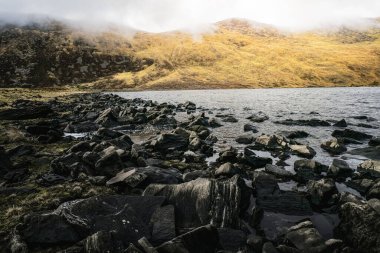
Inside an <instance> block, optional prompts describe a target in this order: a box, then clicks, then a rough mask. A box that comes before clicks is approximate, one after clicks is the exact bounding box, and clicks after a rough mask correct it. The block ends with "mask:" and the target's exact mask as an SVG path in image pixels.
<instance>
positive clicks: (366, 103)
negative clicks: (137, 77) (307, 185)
mask: <svg viewBox="0 0 380 253" xmlns="http://www.w3.org/2000/svg"><path fill="white" fill-rule="evenodd" d="M115 94H118V95H120V96H122V97H125V98H142V99H147V100H153V101H157V102H168V103H184V102H186V101H192V102H194V103H196V105H197V107H198V108H199V109H200V110H198V112H200V111H205V112H206V115H207V116H209V117H213V116H215V115H216V114H218V113H220V114H233V115H234V116H235V117H236V118H237V119H238V120H239V122H238V123H224V122H223V124H224V126H222V127H220V128H216V129H214V130H213V134H214V135H215V136H217V137H218V139H219V141H218V143H217V144H216V147H217V148H223V147H224V146H228V145H232V146H235V147H238V148H243V147H244V145H239V144H237V143H236V142H235V138H236V137H237V136H239V135H242V134H244V131H243V126H244V124H246V123H250V124H253V125H255V126H256V127H257V128H258V130H259V133H257V134H254V135H260V134H261V133H265V134H273V133H281V132H282V131H290V130H304V131H306V132H308V133H309V134H310V135H311V136H309V137H308V138H305V139H299V140H298V141H299V142H301V143H304V144H308V145H310V146H311V147H312V148H314V149H315V150H316V151H317V155H316V157H315V159H316V160H318V161H320V162H322V163H325V164H327V165H328V164H330V163H331V161H332V159H333V158H334V157H332V156H330V155H329V154H328V153H327V152H325V151H323V150H322V149H321V148H320V144H321V142H322V141H324V140H328V139H330V138H331V133H332V132H333V131H334V129H336V128H335V127H332V126H331V127H307V126H306V127H303V126H284V125H280V124H275V123H273V121H277V120H283V119H288V118H291V119H311V118H318V119H322V120H329V121H337V120H341V119H346V121H347V123H348V124H349V128H350V129H354V130H358V131H362V132H366V133H369V134H372V135H380V131H379V129H378V128H371V129H368V128H362V127H357V126H354V125H357V124H358V123H366V124H370V125H372V126H375V127H379V126H380V124H379V122H380V88H374V87H370V88H369V87H368V88H305V89H237V90H178V91H143V92H116V93H115ZM259 111H262V112H264V113H265V114H267V115H268V116H269V120H268V121H265V122H263V123H252V122H250V121H249V120H248V119H246V117H248V116H249V115H251V114H252V113H255V112H259ZM311 112H316V113H318V114H310V113H311ZM352 116H368V117H372V118H375V119H376V121H373V122H366V121H365V120H364V121H363V120H356V119H353V118H352ZM187 117H188V115H186V114H185V113H182V114H178V115H177V118H178V119H179V120H184V119H186V118H187ZM366 145H367V144H366V143H364V145H349V146H348V150H350V149H354V148H358V147H364V146H366ZM260 155H262V156H270V154H269V153H266V152H260ZM341 158H342V159H345V160H347V162H349V164H350V165H352V167H356V166H357V164H358V163H360V162H361V161H362V160H363V159H365V158H364V157H359V156H352V155H348V154H343V155H342V156H341ZM296 159H298V158H297V157H292V158H291V159H290V160H288V161H287V162H288V164H289V165H292V164H293V161H294V160H296ZM288 169H290V170H291V166H289V168H288Z"/></svg>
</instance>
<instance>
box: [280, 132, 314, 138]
mask: <svg viewBox="0 0 380 253" xmlns="http://www.w3.org/2000/svg"><path fill="white" fill-rule="evenodd" d="M284 136H285V137H286V138H289V139H300V138H306V137H308V136H309V134H308V133H306V132H305V131H301V130H298V131H286V132H284Z"/></svg>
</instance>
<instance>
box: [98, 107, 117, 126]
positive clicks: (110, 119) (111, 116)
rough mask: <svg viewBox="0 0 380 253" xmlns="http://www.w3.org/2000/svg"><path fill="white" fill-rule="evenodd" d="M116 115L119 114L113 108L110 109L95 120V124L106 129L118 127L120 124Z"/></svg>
mask: <svg viewBox="0 0 380 253" xmlns="http://www.w3.org/2000/svg"><path fill="white" fill-rule="evenodd" d="M116 115H117V114H116V113H115V112H114V111H113V110H112V108H108V109H106V110H104V111H102V112H101V113H100V115H99V117H98V118H97V119H96V120H95V123H96V124H98V125H102V126H104V127H113V126H117V125H118V124H119V122H118V118H117V116H116Z"/></svg>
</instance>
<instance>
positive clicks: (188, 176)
mask: <svg viewBox="0 0 380 253" xmlns="http://www.w3.org/2000/svg"><path fill="white" fill-rule="evenodd" d="M200 177H203V178H208V177H210V173H209V172H208V171H205V170H194V171H191V172H187V173H184V174H183V177H182V179H183V181H184V182H189V181H192V180H195V179H197V178H200Z"/></svg>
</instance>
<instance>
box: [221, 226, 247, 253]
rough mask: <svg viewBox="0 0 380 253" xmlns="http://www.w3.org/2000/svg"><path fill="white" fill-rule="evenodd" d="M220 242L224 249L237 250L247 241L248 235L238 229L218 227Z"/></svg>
mask: <svg viewBox="0 0 380 253" xmlns="http://www.w3.org/2000/svg"><path fill="white" fill-rule="evenodd" d="M218 234H219V242H220V244H221V246H222V248H223V249H224V250H229V251H233V252H237V251H238V250H239V249H242V248H243V247H244V246H245V244H246V241H247V235H246V234H245V233H244V232H243V231H241V230H237V229H230V228H218Z"/></svg>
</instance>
